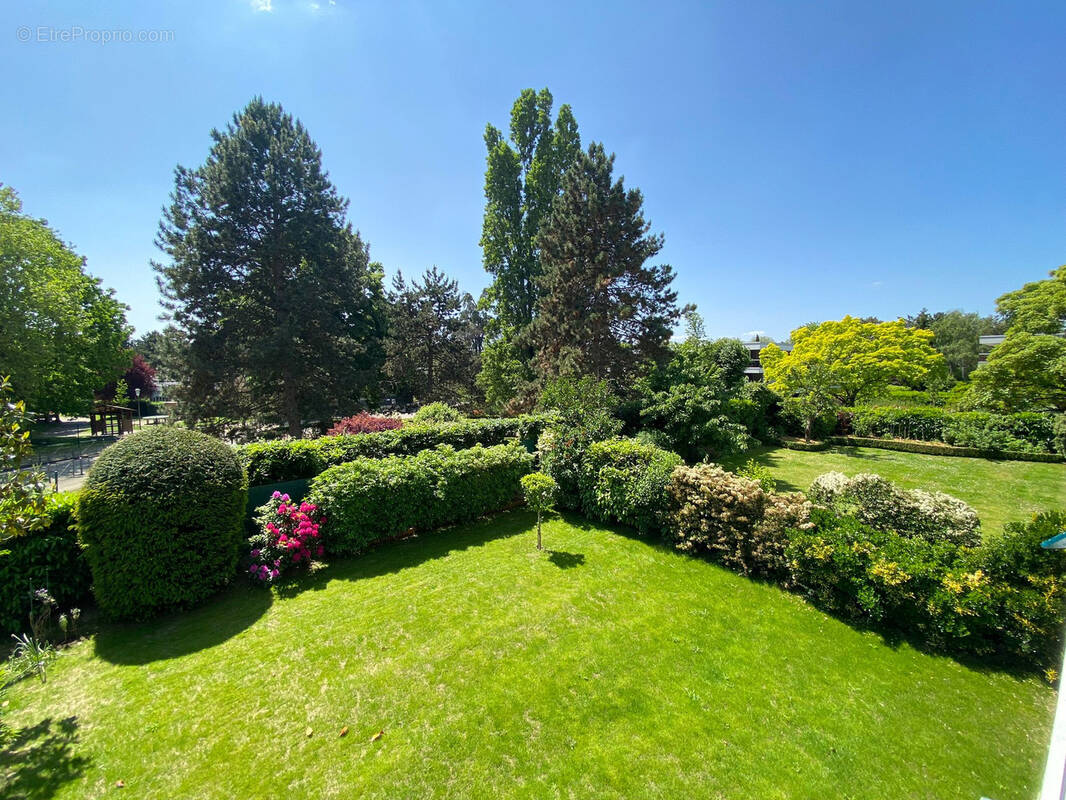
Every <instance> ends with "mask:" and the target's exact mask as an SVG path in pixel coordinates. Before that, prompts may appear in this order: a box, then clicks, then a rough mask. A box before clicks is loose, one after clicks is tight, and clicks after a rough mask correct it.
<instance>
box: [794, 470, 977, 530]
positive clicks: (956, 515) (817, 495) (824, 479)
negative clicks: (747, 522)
mask: <svg viewBox="0 0 1066 800" xmlns="http://www.w3.org/2000/svg"><path fill="white" fill-rule="evenodd" d="M807 496H808V497H809V498H810V499H811V501H812V502H814V503H817V504H818V505H821V506H825V507H826V508H829V509H831V510H832V511H834V512H836V513H837V514H842V515H847V516H852V517H855V518H857V519H858V520H860V521H861V522H864V523H865V524H867V525H869V526H870V527H871V528H877V529H878V530H883V531H895V532H896V533H899V534H901V535H903V536H911V537H918V538H922V539H925V540H926V541H930V542H951V543H953V544H956V545H965V546H967V547H976V546H977V545H979V544H980V543H981V521H980V519H979V518H978V516H977V512H976V511H974V510H973V508H972V507H971V506H969V505H967V504H966V503H964V502H963V501H962V500H959V499H958V498H957V497H952V496H951V495H949V494H944V493H943V492H926V491H923V490H921V489H901V488H899V487H898V486H896V485H894V484H893V483H891V482H890V481H887V480H885V479H884V478H882V477H881V476H880V475H873V474H871V473H868V472H864V473H860V474H859V475H856V476H855V477H854V478H848V477H847V476H846V475H844V474H843V473H840V472H827V473H826V474H824V475H819V476H818V477H817V478H815V479H814V482H813V483H812V484H811V488H810V490H809V491H808V493H807Z"/></svg>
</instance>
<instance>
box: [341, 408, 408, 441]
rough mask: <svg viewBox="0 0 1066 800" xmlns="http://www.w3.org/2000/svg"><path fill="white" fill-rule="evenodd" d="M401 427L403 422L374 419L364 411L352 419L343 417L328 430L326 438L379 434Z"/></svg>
mask: <svg viewBox="0 0 1066 800" xmlns="http://www.w3.org/2000/svg"><path fill="white" fill-rule="evenodd" d="M401 425H403V420H402V419H399V418H397V417H375V416H374V415H373V414H367V413H366V412H365V411H363V412H360V413H359V414H356V415H355V416H353V417H345V418H344V419H342V420H341V421H340V422H338V423H337V424H335V425H334V426H333V427H332V428H330V429H329V433H327V434H326V435H327V436H341V435H343V434H351V433H380V432H381V431H391V430H395V429H396V428H399V427H400V426H401Z"/></svg>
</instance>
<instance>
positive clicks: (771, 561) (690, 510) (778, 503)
mask: <svg viewBox="0 0 1066 800" xmlns="http://www.w3.org/2000/svg"><path fill="white" fill-rule="evenodd" d="M666 488H667V494H668V496H669V498H670V504H671V508H670V512H669V515H668V517H667V520H668V521H667V526H666V538H667V540H668V541H670V542H671V543H672V544H673V545H674V547H676V548H677V549H678V550H681V551H682V552H687V553H694V554H703V555H708V556H710V557H712V558H714V559H716V560H718V561H720V562H721V563H722V564H724V565H725V566H727V567H729V568H730V569H732V570H736V571H737V572H740V573H742V574H744V575H764V576H773V577H781V578H783V577H785V572H786V558H785V548H786V547H787V546H788V541H789V532H790V531H792V530H801V531H802V530H807V529H808V528H809V527H810V513H811V504H810V503H809V502H807V499H806V498H805V497H804V496H803V495H802V494H800V493H798V492H794V493H787V494H771V493H767V492H766V491H765V490H764V489H763V487H762V486H761V485H760V484H759V483H758V482H757V481H754V480H751V479H749V478H743V477H741V476H739V475H734V474H733V473H732V472H726V471H725V470H724V469H722V468H721V467H719V466H717V465H716V464H700V465H698V466H695V467H684V466H682V467H678V468H677V469H675V470H674V471H673V474H672V475H671V478H670V483H669V485H668V486H667V487H666Z"/></svg>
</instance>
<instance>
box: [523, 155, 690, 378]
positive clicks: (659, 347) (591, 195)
mask: <svg viewBox="0 0 1066 800" xmlns="http://www.w3.org/2000/svg"><path fill="white" fill-rule="evenodd" d="M613 169H614V155H613V154H612V155H610V156H608V155H607V154H606V152H605V151H604V149H603V145H601V144H597V143H593V144H592V145H590V147H589V149H588V153H582V154H581V155H580V156H579V157H578V158H577V160H576V161H575V162H574V164H573V165H572V166H571V167H570V169H569V170H568V171H567V172H566V174H565V175H564V177H563V181H562V194H561V195H560V196H559V198H558V199H557V200H556V201H555V203H554V204H553V206H552V210H551V213H550V214H549V215H548V217H547V218H546V219H545V221H544V223H543V225H542V226H541V229H540V234H539V236H538V240H537V244H538V247H539V249H540V258H541V263H542V265H543V273H542V275H541V276H540V277H539V279H538V284H539V287H540V290H541V292H542V295H541V298H540V301H539V304H538V310H539V313H538V315H537V318H536V319H535V321H534V323H533V334H534V340H535V342H536V346H537V370H538V372H539V373H540V374H541V376H542V377H544V378H551V377H557V376H577V375H594V376H595V377H597V378H600V379H606V380H610V381H612V382H613V383H615V385H616V386H619V387H624V386H627V385H628V382H629V381H630V380H631V379H632V378H633V377H634V375H635V374H636V373H637V372H638V371H639V369H640V368H641V367H642V366H643V365H644V364H645V363H646V362H662V361H663V360H665V359H666V358H667V357H668V356H669V350H668V344H669V341H670V335H671V328H672V326H673V324H674V323H675V322H676V321H677V319H678V316H679V314H680V312H679V310H678V308H677V293H676V292H674V291H673V290H671V288H670V284H671V282H672V281H673V279H674V274H673V270H672V269H671V268H670V267H669V266H668V265H665V264H662V265H656V266H647V265H646V262H647V261H648V259H650V258H653V257H654V256H655V255H656V254H658V252H659V251H660V250H661V249H662V246H663V237H662V234H659V235H654V236H649V235H648V231H649V230H650V228H651V226H650V224H649V223H647V222H645V221H644V215H643V212H642V210H641V208H642V206H643V203H644V199H643V196H642V195H641V193H640V190H639V189H630V190H628V191H627V190H626V189H625V187H624V186H623V181H622V179H621V178H619V179H618V180H617V181H613V182H612V171H613Z"/></svg>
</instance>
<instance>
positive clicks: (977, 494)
mask: <svg viewBox="0 0 1066 800" xmlns="http://www.w3.org/2000/svg"><path fill="white" fill-rule="evenodd" d="M749 458H753V459H754V460H755V461H757V462H758V463H760V464H764V465H766V466H767V467H769V468H770V470H771V472H772V473H773V475H774V477H775V478H777V480H778V481H779V485H778V488H779V489H782V490H788V491H806V490H807V488H808V487H809V486H810V485H811V481H813V480H814V479H815V478H816V477H817V476H819V475H821V474H822V473H824V472H829V471H831V470H836V471H838V472H843V473H845V474H847V475H855V474H856V473H859V472H874V473H876V474H878V475H881V476H882V477H884V478H887V479H888V480H890V481H894V482H895V483H898V484H899V485H900V486H904V487H906V488H908V489H930V490H932V489H939V490H940V491H942V492H947V493H948V494H951V495H954V496H956V497H958V498H960V499H962V500H965V501H966V502H967V503H969V504H970V505H972V506H973V507H974V508H975V509H976V510H977V513H978V516H980V518H981V526H982V528H983V529H984V531H985V533H986V535H987V534H989V533H993V534H998V533H999V532H1000V531H1001V530H1002V529H1003V524H1004V523H1005V522H1011V521H1021V520H1026V519H1028V518H1029V516H1031V515H1032V514H1033V513H1035V512H1038V511H1047V510H1049V509H1062V508H1066V464H1042V463H1036V462H1029V461H992V460H989V459H985V458H955V457H952V456H932V455H925V454H922V453H901V452H896V451H893V450H879V449H876V448H872V447H831V448H830V449H828V450H822V451H818V452H813V453H808V452H802V451H798V450H788V449H785V448H783V447H777V448H760V449H758V450H754V451H751V452H748V453H744V454H742V455H738V456H733V457H730V458H727V459H723V466H725V467H727V468H728V469H735V468H736V467H738V466H740V465H742V464H744V463H745V462H746V461H747V460H748V459H749Z"/></svg>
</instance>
